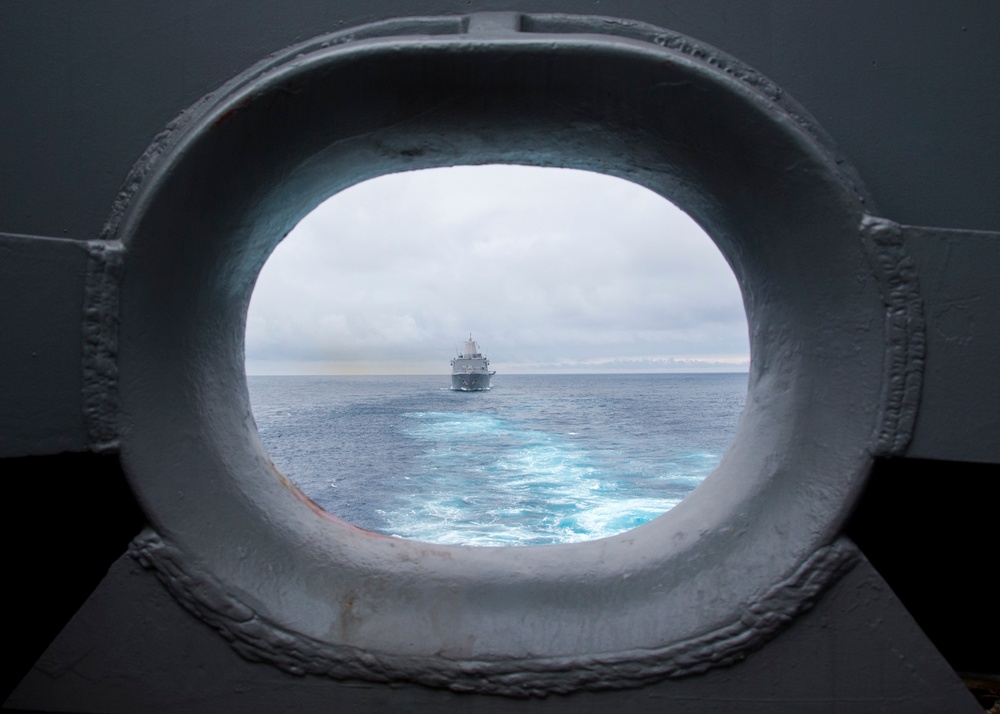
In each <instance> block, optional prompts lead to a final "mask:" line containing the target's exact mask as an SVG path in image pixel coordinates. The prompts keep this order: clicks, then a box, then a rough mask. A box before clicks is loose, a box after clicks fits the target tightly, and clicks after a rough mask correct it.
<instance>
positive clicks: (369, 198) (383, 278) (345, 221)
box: [246, 166, 749, 374]
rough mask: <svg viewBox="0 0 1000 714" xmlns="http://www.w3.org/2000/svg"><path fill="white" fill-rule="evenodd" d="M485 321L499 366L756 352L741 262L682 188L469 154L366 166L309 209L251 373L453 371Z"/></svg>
mask: <svg viewBox="0 0 1000 714" xmlns="http://www.w3.org/2000/svg"><path fill="white" fill-rule="evenodd" d="M470 332H471V333H472V335H473V337H474V338H475V339H476V340H477V341H478V342H479V345H480V347H481V349H482V350H483V351H485V352H486V353H487V354H488V356H489V358H490V362H491V368H492V369H496V370H497V372H498V374H530V373H552V372H567V373H569V372H576V373H580V372H682V371H701V372H721V371H740V372H745V371H747V369H748V367H749V346H748V339H747V324H746V315H745V313H744V310H743V303H742V299H741V297H740V291H739V287H738V285H737V282H736V278H735V276H734V275H733V273H732V271H731V270H730V268H729V266H728V264H727V263H726V261H725V260H724V259H723V257H722V255H721V254H720V253H719V251H718V249H717V248H716V247H715V244H714V243H713V242H712V241H711V239H710V238H709V237H708V236H707V235H706V234H705V233H704V231H702V229H701V228H700V227H699V226H698V225H697V224H696V223H695V222H694V221H693V220H692V219H691V218H689V217H688V216H687V214H685V213H684V212H683V211H681V210H680V209H678V208H677V207H675V206H674V205H673V204H671V203H670V202H669V201H666V200H665V199H663V198H662V197H660V196H658V195H656V194H655V193H653V192H651V191H649V190H648V189H645V188H643V187H641V186H637V185H636V184H633V183H630V182H628V181H624V180H622V179H617V178H612V177H609V176H603V175H599V174H594V173H589V172H583V171H575V170H568V169H540V168H534V167H523V166H479V167H473V166H460V167H454V168H447V169H429V170H424V171H414V172H408V173H399V174H392V175H389V176H383V177H381V178H377V179H373V180H371V181H366V182H364V183H361V184H358V185H356V186H353V187H351V188H349V189H347V190H345V191H342V192H341V193H339V194H336V195H334V196H332V197H331V198H329V199H328V200H327V201H326V202H324V203H323V204H321V205H320V206H319V207H317V208H316V210H315V211H313V212H312V213H311V214H309V215H308V216H307V217H306V218H305V219H303V220H302V221H301V222H300V223H299V225H298V226H297V227H296V228H295V230H293V231H292V232H291V233H289V235H288V237H287V238H285V240H284V241H283V242H282V243H281V244H280V245H279V246H278V247H277V249H276V250H275V251H274V254H273V255H272V256H271V257H270V259H269V260H268V262H267V264H266V265H265V266H264V269H263V270H262V271H261V274H260V277H259V278H258V281H257V286H256V288H255V290H254V294H253V298H252V300H251V303H250V310H249V313H248V316H247V333H246V368H247V374H447V373H448V372H449V369H450V368H449V367H448V362H449V360H450V359H451V357H452V356H453V355H454V353H455V351H456V349H457V348H458V347H459V346H460V345H461V343H462V342H463V340H465V338H466V337H467V336H468V335H469V333H470Z"/></svg>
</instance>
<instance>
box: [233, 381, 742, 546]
mask: <svg viewBox="0 0 1000 714" xmlns="http://www.w3.org/2000/svg"><path fill="white" fill-rule="evenodd" d="M247 382H248V386H249V390H250V397H251V403H252V405H253V412H254V418H255V420H256V422H257V428H258V431H259V433H260V437H261V440H262V441H263V443H264V445H265V447H266V448H267V450H268V452H269V454H270V455H271V458H272V460H273V461H274V463H275V465H276V466H277V467H278V468H279V469H280V470H281V471H282V472H283V473H284V474H286V475H287V476H288V478H289V479H291V480H292V482H293V483H295V484H296V485H297V486H298V487H299V488H300V489H301V490H302V491H303V492H304V493H305V494H306V495H307V496H309V497H310V498H311V499H312V500H313V501H315V502H316V503H317V504H318V505H319V506H321V507H322V508H324V509H325V510H327V511H329V512H330V513H332V514H334V515H336V516H338V517H340V518H343V519H344V520H346V521H349V522H351V523H353V524H355V525H357V526H360V527H361V528H365V529H367V530H371V531H375V532H378V533H384V534H388V535H393V536H398V537H401V538H408V539H413V540H420V541H425V542H430V543H445V544H452V545H476V546H503V545H543V544H552V543H570V542H576V541H582V540H591V539H594V538H602V537H605V536H610V535H614V534H616V533H620V532H622V531H625V530H628V529H629V528H634V527H635V526H638V525H640V524H642V523H645V522H646V521H649V520H651V519H653V518H656V517H657V516H659V515H661V514H663V513H665V512H666V511H668V510H669V509H671V508H672V507H673V506H675V505H676V504H677V503H679V502H680V501H681V499H683V498H684V497H685V496H687V495H688V494H689V493H691V491H693V490H694V489H695V488H696V487H697V486H698V484H700V483H701V482H702V481H703V480H704V478H705V477H706V476H707V475H708V474H709V473H710V472H711V471H712V469H713V468H714V467H715V465H716V464H717V463H718V461H719V459H720V458H721V457H722V454H723V452H724V451H725V449H726V447H727V446H728V444H729V442H730V440H731V439H732V436H733V434H735V431H736V426H737V423H738V422H739V418H740V415H741V414H742V411H743V404H744V401H745V398H746V388H747V375H746V374H642V375H637V374H632V375H617V374H616V375H554V376H553V375H507V376H498V377H494V380H493V389H491V390H490V391H488V392H455V391H451V390H450V389H449V388H448V377H447V376H444V377H248V378H247Z"/></svg>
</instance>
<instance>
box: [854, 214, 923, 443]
mask: <svg viewBox="0 0 1000 714" xmlns="http://www.w3.org/2000/svg"><path fill="white" fill-rule="evenodd" d="M860 230H861V236H862V240H863V241H864V245H865V250H866V252H867V253H868V257H869V260H870V261H871V265H872V267H873V269H874V272H875V277H876V279H877V280H878V282H879V288H880V291H881V294H882V302H883V303H884V304H885V333H886V352H885V373H884V376H883V379H882V405H883V412H882V419H881V422H880V424H879V425H878V433H877V435H876V455H877V456H902V455H903V454H905V453H906V449H907V447H908V446H909V444H910V440H911V439H912V438H913V429H914V426H915V424H916V420H917V411H918V410H919V408H920V392H921V387H922V383H923V372H924V361H925V357H926V349H927V333H926V324H925V321H924V303H923V299H922V298H921V297H920V284H919V281H918V279H917V269H916V265H915V264H914V262H913V258H912V257H911V256H910V254H909V253H908V252H907V250H906V247H905V245H904V243H903V231H902V228H901V227H900V225H899V224H898V223H895V222H893V221H890V220H888V219H886V218H879V217H876V216H865V218H864V219H863V220H862V222H861V227H860Z"/></svg>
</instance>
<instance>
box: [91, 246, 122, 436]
mask: <svg viewBox="0 0 1000 714" xmlns="http://www.w3.org/2000/svg"><path fill="white" fill-rule="evenodd" d="M86 247H87V274H86V278H85V280H84V287H83V418H84V422H85V424H86V427H87V445H88V446H89V447H90V449H91V450H92V451H96V452H107V451H116V450H117V449H118V424H117V411H118V282H119V278H120V277H121V269H122V256H123V250H122V245H121V243H119V242H117V241H88V242H87V244H86Z"/></svg>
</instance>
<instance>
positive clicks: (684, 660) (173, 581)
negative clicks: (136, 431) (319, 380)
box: [129, 529, 859, 697]
mask: <svg viewBox="0 0 1000 714" xmlns="http://www.w3.org/2000/svg"><path fill="white" fill-rule="evenodd" d="M129 554H130V555H131V556H132V557H133V558H135V559H136V560H137V561H138V562H139V563H140V564H141V565H142V566H143V567H145V568H149V569H152V570H153V571H154V573H155V574H156V575H157V577H158V578H159V580H160V581H161V582H162V583H163V584H164V585H165V586H166V588H167V590H168V591H169V592H170V593H171V594H172V595H173V596H174V597H175V598H176V599H177V601H178V602H180V604H181V605H183V606H184V608H186V609H187V610H188V611H189V612H191V613H192V614H194V615H195V616H196V617H197V618H199V619H200V620H202V621H204V622H205V623H207V624H208V625H210V626H211V627H213V628H214V629H216V630H218V631H219V632H220V633H221V634H222V636H223V637H224V638H225V639H226V640H227V641H228V642H229V643H230V645H232V647H233V649H235V650H236V651H237V652H238V653H239V654H240V655H241V656H242V657H244V658H245V659H247V660H250V661H252V662H267V663H270V664H272V665H274V666H276V667H278V668H280V669H282V670H284V671H286V672H289V673H291V674H296V675H304V674H311V675H318V676H324V677H329V678H332V679H363V680H368V681H373V682H412V683H415V684H422V685H425V686H430V687H437V688H444V689H450V690H453V691H460V692H479V693H484V694H495V695H501V696H508V697H533V696H546V695H549V694H569V693H571V692H575V691H580V690H590V691H598V690H608V689H623V688H630V687H639V686H643V685H646V684H649V683H652V682H656V681H659V680H663V679H668V678H676V677H684V676H687V675H692V674H698V673H701V672H704V671H706V670H708V669H710V668H712V667H718V666H723V665H728V664H732V663H734V662H737V661H739V660H741V659H743V658H744V657H745V656H746V655H747V654H748V653H749V652H751V651H752V650H754V649H756V648H758V647H760V646H761V645H762V644H764V643H765V642H766V641H768V640H769V639H771V638H772V637H773V636H774V635H775V634H777V633H778V632H779V631H780V630H781V629H782V628H784V627H785V626H786V625H787V624H788V623H790V622H791V621H792V620H793V619H794V618H795V617H796V616H798V615H800V614H801V613H802V612H804V611H806V610H809V609H810V608H812V607H813V605H815V603H816V602H817V601H818V600H819V598H820V597H821V596H822V594H823V593H824V592H825V591H826V590H827V588H829V587H830V586H831V585H832V584H833V583H834V582H836V581H837V580H839V579H840V577H842V576H843V575H844V574H845V573H847V572H848V571H849V570H850V569H851V568H852V567H854V565H855V564H856V563H857V562H858V559H859V554H858V550H857V548H856V547H855V546H854V544H853V543H851V541H849V540H848V539H846V538H840V539H838V540H837V541H835V542H834V543H832V544H831V545H828V546H824V547H822V548H819V549H818V550H816V551H815V552H814V553H813V554H812V555H811V556H810V557H808V558H807V559H806V560H805V561H804V562H803V563H802V565H800V566H799V567H798V569H797V570H795V572H793V573H792V574H791V575H789V576H788V577H786V578H785V579H783V580H782V581H780V582H778V583H777V584H775V585H774V586H772V587H771V588H769V589H768V590H767V591H765V592H762V593H760V595H759V597H757V598H755V599H753V600H752V601H750V602H748V603H745V604H744V605H743V607H741V608H740V609H739V611H738V612H737V614H736V615H735V619H734V620H733V621H732V622H730V623H729V624H727V625H725V626H723V627H720V628H718V629H716V630H713V631H711V632H708V633H705V634H703V635H699V636H697V637H694V638H691V639H689V640H684V641H682V642H675V643H669V644H666V645H664V646H662V647H654V648H648V649H633V650H626V651H623V652H610V653H598V654H580V655H564V656H557V657H525V658H516V657H498V658H496V659H478V660H456V659H448V658H444V657H440V656H426V657H416V656H401V655H393V654H391V653H385V652H374V651H367V650H362V649H360V648H357V647H353V646H348V645H338V644H331V643H326V642H321V641H319V640H316V639H314V638H311V637H307V636H305V635H302V634H300V633H297V632H293V631H291V630H288V629H285V628H283V627H280V626H278V625H275V624H274V623H272V622H270V621H269V620H268V619H267V618H266V617H264V616H262V615H260V614H259V613H257V612H255V611H254V610H253V609H252V608H251V607H249V606H248V605H246V604H245V603H243V602H241V601H240V600H239V598H237V597H236V596H234V595H233V594H232V593H230V592H228V591H227V590H226V588H225V586H224V585H223V584H222V583H221V582H220V581H219V580H218V579H217V578H215V577H214V576H213V575H211V574H210V573H208V572H206V571H204V570H201V569H199V568H197V567H196V566H195V565H194V563H193V561H192V559H190V558H186V557H185V555H184V553H183V552H182V551H181V550H180V549H179V548H177V547H176V546H173V545H171V544H170V543H168V542H167V541H165V540H164V539H163V538H162V537H161V536H160V535H159V534H157V533H156V532H155V531H153V530H150V529H147V530H145V531H144V532H143V533H141V534H140V535H139V536H138V537H137V538H136V539H135V540H134V541H133V542H132V544H131V545H130V546H129Z"/></svg>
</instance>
